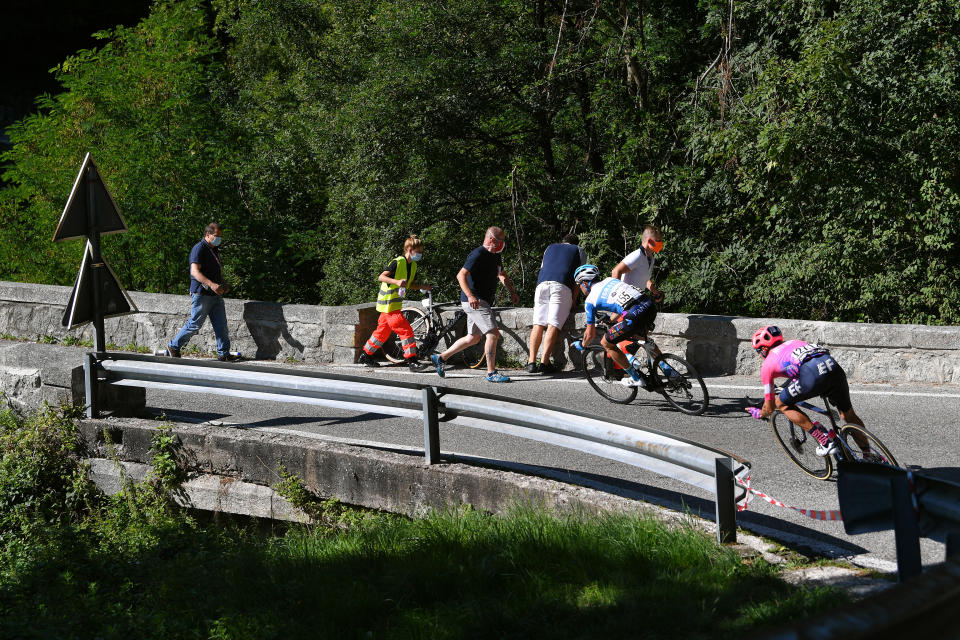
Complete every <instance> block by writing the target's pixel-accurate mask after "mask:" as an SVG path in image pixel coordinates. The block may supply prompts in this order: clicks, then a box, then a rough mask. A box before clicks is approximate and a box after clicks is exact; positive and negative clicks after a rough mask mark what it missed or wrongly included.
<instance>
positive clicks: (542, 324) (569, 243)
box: [527, 234, 587, 373]
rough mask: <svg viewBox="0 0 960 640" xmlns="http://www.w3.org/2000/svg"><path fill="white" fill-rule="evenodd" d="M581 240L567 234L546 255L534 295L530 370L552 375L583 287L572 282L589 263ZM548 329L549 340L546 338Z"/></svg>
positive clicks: (528, 368)
mask: <svg viewBox="0 0 960 640" xmlns="http://www.w3.org/2000/svg"><path fill="white" fill-rule="evenodd" d="M579 244H580V240H579V239H578V238H577V236H575V235H573V234H568V235H567V236H565V237H564V238H563V241H562V242H555V243H553V244H551V245H550V246H549V247H547V250H546V251H544V252H543V262H542V263H541V264H540V275H539V277H538V278H537V289H536V291H535V292H534V294H533V327H531V329H530V342H529V345H528V346H529V351H530V356H529V358H528V361H527V371H528V372H530V373H553V372H554V371H556V367H555V366H554V365H553V363H552V362H550V356H551V354H553V348H554V346H555V345H556V344H557V337H558V336H559V335H560V329H561V328H562V327H563V324H564V323H565V322H566V321H567V316H569V315H570V309H572V308H573V305H574V303H575V302H576V300H577V294H578V293H580V288H579V287H578V286H576V284H575V283H574V281H573V272H574V271H575V270H576V268H577V267H579V266H580V265H582V264H584V263H585V262H586V261H587V254H586V253H584V251H583V249H581V248H580V247H579V246H577V245H579ZM544 329H546V337H544ZM541 340H543V358H542V359H541V360H540V363H539V364H538V363H537V351H539V350H540V341H541Z"/></svg>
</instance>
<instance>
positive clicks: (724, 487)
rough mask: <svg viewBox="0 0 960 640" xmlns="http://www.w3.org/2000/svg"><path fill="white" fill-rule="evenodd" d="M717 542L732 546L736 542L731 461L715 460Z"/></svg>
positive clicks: (726, 459)
mask: <svg viewBox="0 0 960 640" xmlns="http://www.w3.org/2000/svg"><path fill="white" fill-rule="evenodd" d="M716 465H717V466H716V473H715V478H716V481H717V489H716V498H717V542H719V543H720V544H733V543H735V542H736V541H737V509H736V504H735V503H734V500H733V498H734V488H733V460H732V459H730V458H717V460H716Z"/></svg>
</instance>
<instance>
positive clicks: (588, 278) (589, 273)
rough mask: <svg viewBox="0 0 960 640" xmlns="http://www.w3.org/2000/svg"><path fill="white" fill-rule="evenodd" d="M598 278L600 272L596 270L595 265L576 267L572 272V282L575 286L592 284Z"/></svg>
mask: <svg viewBox="0 0 960 640" xmlns="http://www.w3.org/2000/svg"><path fill="white" fill-rule="evenodd" d="M599 277H600V270H599V269H597V267H596V265H592V264H584V265H580V266H579V267H577V270H576V271H574V272H573V280H574V282H576V283H577V284H583V283H584V282H588V283H589V282H593V281H594V280H596V279H597V278H599Z"/></svg>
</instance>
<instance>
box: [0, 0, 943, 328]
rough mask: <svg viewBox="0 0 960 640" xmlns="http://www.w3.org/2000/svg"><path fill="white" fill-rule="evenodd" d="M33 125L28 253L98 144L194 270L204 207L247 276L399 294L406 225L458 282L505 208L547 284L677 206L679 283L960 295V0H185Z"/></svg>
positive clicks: (19, 155)
mask: <svg viewBox="0 0 960 640" xmlns="http://www.w3.org/2000/svg"><path fill="white" fill-rule="evenodd" d="M101 36H102V38H103V42H104V45H103V46H102V47H100V48H99V49H96V50H90V51H81V52H78V53H77V55H75V56H73V57H71V58H69V59H67V60H66V61H65V62H64V63H63V64H61V65H60V66H59V67H58V68H57V70H56V73H57V76H58V78H59V79H60V82H61V83H62V85H63V87H64V93H62V94H59V95H57V96H55V97H46V98H44V99H42V100H41V102H40V103H39V104H38V108H39V111H38V113H37V114H35V115H32V116H30V117H28V118H27V119H25V120H24V121H22V122H21V123H19V124H18V125H17V126H15V127H14V128H13V129H12V130H11V131H10V136H11V139H12V141H13V142H14V145H15V146H14V148H13V150H12V151H10V152H9V153H7V154H5V155H4V156H3V162H4V164H5V166H6V167H7V171H6V173H5V175H4V180H5V181H6V183H7V186H6V187H5V188H4V189H3V190H2V191H0V220H2V222H3V224H2V225H0V265H2V266H0V278H4V279H15V280H27V281H38V282H48V283H60V284H67V283H69V282H70V281H71V280H72V277H73V274H74V273H75V270H76V268H77V265H78V262H79V255H80V253H81V248H80V246H79V243H68V244H67V245H66V246H53V245H52V244H51V243H50V242H49V238H50V237H51V235H52V231H53V229H54V227H55V224H56V221H57V218H58V216H59V213H60V211H61V209H62V206H63V203H64V202H65V200H66V196H67V193H68V192H69V189H70V186H71V184H72V181H73V177H74V176H75V174H76V171H77V169H78V167H79V163H80V161H81V160H82V157H83V153H84V152H85V151H87V150H90V151H91V152H92V153H93V154H94V157H95V159H96V160H97V162H98V164H99V165H100V167H101V169H102V170H103V172H104V174H105V177H106V180H107V182H108V184H109V186H110V188H111V189H112V190H113V192H114V194H115V196H116V199H117V201H118V202H119V203H120V206H121V209H122V211H123V213H124V215H125V217H126V219H127V221H128V223H129V225H130V227H131V232H130V233H128V234H124V235H122V236H114V237H110V238H108V239H107V241H106V242H105V243H104V254H105V256H106V257H107V258H108V260H110V262H111V263H112V265H113V267H114V269H115V270H116V271H117V273H118V275H119V277H120V279H121V281H122V282H123V283H124V284H125V285H126V286H128V287H129V288H132V289H139V290H147V291H167V292H182V291H183V290H184V288H185V285H186V275H185V274H186V256H187V252H188V250H189V246H190V245H191V244H192V243H193V242H195V241H196V239H197V238H198V237H199V235H200V231H201V229H202V226H203V224H204V223H205V222H207V221H208V220H210V219H214V218H216V219H219V220H220V221H221V222H223V223H224V224H225V226H226V233H225V236H226V238H227V241H228V242H227V244H225V249H224V251H225V257H226V265H227V266H228V268H229V277H230V279H231V281H232V282H233V284H234V285H235V289H234V295H237V296H242V297H249V298H261V299H268V300H279V301H298V302H309V303H325V304H342V303H355V302H363V301H369V300H372V298H373V295H374V291H375V288H376V282H375V278H376V274H377V273H378V272H379V271H380V270H381V269H382V267H383V265H384V264H385V262H386V261H387V260H388V259H389V258H390V257H392V256H394V255H396V254H397V253H398V252H399V249H400V246H401V244H402V240H403V238H404V237H405V236H406V235H407V234H408V233H411V232H414V233H418V234H420V235H421V236H422V237H424V239H425V241H426V242H427V249H426V254H425V261H424V268H425V271H426V272H427V273H428V274H429V276H430V280H432V281H433V282H435V283H436V284H437V286H438V287H439V290H440V293H439V295H440V297H451V296H452V295H453V294H454V293H455V291H456V284H455V281H454V275H455V273H456V271H457V270H458V269H459V267H460V265H461V264H462V260H463V258H464V257H465V256H466V254H467V252H469V250H470V249H471V248H473V247H474V246H476V245H477V244H479V242H480V240H481V236H482V233H483V230H484V228H486V227H487V226H488V225H491V224H496V225H499V226H501V227H503V228H504V229H506V231H507V233H508V245H507V250H506V252H505V253H504V259H505V263H506V265H507V267H508V270H509V271H510V273H511V274H512V275H513V277H514V280H515V281H516V282H517V283H518V285H519V286H520V289H521V293H522V294H523V295H525V296H527V297H526V299H527V300H528V301H529V295H530V294H531V293H532V291H533V288H534V286H535V282H536V272H537V269H538V267H539V260H540V256H541V253H542V251H543V248H544V246H545V245H546V244H548V243H549V242H553V241H556V239H557V238H558V237H559V236H560V235H562V234H563V233H566V232H569V231H575V232H577V233H579V234H580V236H581V238H582V240H583V243H584V244H585V246H586V247H587V249H588V252H589V254H590V257H591V259H592V260H594V261H596V262H598V263H599V264H600V265H601V267H602V268H604V269H605V270H606V269H610V268H612V267H613V265H614V264H615V263H616V262H617V261H618V260H619V259H620V257H621V256H622V255H624V254H625V253H626V252H628V251H630V250H632V249H633V248H635V247H636V246H637V242H638V237H639V233H640V231H641V230H642V227H643V225H644V224H646V223H647V222H653V223H655V224H658V225H660V226H661V227H663V229H664V231H665V234H666V238H665V239H666V248H665V250H664V252H663V254H661V256H662V257H661V261H660V262H661V264H662V266H663V267H664V270H663V272H662V273H661V278H663V279H665V281H664V284H663V288H664V290H665V291H666V292H667V294H668V298H667V309H668V310H672V311H683V312H699V313H725V314H747V315H763V316H785V317H799V318H815V319H840V320H853V321H878V322H924V323H933V324H950V323H957V322H960V290H958V288H957V287H956V286H955V285H956V282H957V281H958V279H960V278H958V276H960V247H958V244H957V242H958V236H960V221H958V218H960V195H958V189H960V164H958V160H957V158H956V154H955V153H952V152H953V150H954V149H956V148H957V147H958V146H960V122H958V105H960V83H958V77H957V74H958V71H957V69H958V64H957V63H958V56H960V0H923V1H922V2H915V3H901V2H895V1H894V0H849V1H848V2H835V1H827V0H820V1H818V2H806V1H804V2H801V1H800V0H726V1H723V2H721V1H720V0H679V1H678V2H672V3H660V4H650V5H648V3H646V2H640V3H621V2H587V1H586V0H564V1H563V2H561V1H560V0H555V1H553V2H548V1H546V0H534V1H533V2H520V1H519V0H500V1H498V2H474V1H466V0H450V1H449V2H444V3H436V2H429V1H425V0H404V1H403V2H399V1H397V0H380V1H374V0H338V1H337V2H326V1H323V0H275V1H272V2H260V1H257V0H181V1H176V2H174V1H168V0H157V2H155V4H154V6H153V9H152V11H151V14H150V16H149V17H148V18H147V19H145V20H144V21H143V22H141V23H140V24H139V25H137V26H136V27H134V28H118V29H116V30H114V31H112V32H109V33H103V34H101Z"/></svg>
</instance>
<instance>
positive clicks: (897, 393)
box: [707, 382, 960, 398]
mask: <svg viewBox="0 0 960 640" xmlns="http://www.w3.org/2000/svg"><path fill="white" fill-rule="evenodd" d="M707 389H742V390H744V391H754V392H757V393H760V392H762V391H763V388H762V387H761V386H760V385H757V386H751V385H739V384H710V383H709V382H707ZM850 395H854V396H907V397H911V398H960V394H958V393H925V392H920V391H868V390H866V389H850Z"/></svg>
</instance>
